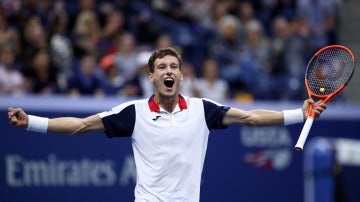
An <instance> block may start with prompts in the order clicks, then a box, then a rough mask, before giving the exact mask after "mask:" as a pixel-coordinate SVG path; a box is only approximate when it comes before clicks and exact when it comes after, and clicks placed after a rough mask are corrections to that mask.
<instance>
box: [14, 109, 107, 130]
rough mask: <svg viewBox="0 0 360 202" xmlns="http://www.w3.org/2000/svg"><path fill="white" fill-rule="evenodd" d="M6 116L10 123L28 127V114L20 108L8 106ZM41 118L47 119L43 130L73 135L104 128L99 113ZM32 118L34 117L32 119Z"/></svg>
mask: <svg viewBox="0 0 360 202" xmlns="http://www.w3.org/2000/svg"><path fill="white" fill-rule="evenodd" d="M8 118H9V122H10V124H11V125H14V126H17V127H22V128H28V127H29V118H30V119H31V118H32V117H30V116H29V115H27V114H26V113H25V112H24V111H23V110H22V109H21V108H16V109H14V108H11V107H10V108H9V109H8ZM40 119H42V121H44V122H45V121H47V122H46V124H47V128H46V129H45V130H46V131H45V132H50V133H58V134H67V135H75V134H82V133H86V132H90V131H99V130H105V129H104V125H103V123H102V121H101V118H100V116H99V115H92V116H89V117H86V118H74V117H61V118H53V119H48V120H46V119H43V118H40ZM33 120H34V119H33Z"/></svg>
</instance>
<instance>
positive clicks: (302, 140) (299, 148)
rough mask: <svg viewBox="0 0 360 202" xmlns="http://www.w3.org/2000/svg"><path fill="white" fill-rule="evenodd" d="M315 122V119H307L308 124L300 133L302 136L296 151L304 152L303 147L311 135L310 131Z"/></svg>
mask: <svg viewBox="0 0 360 202" xmlns="http://www.w3.org/2000/svg"><path fill="white" fill-rule="evenodd" d="M313 122H314V118H313V117H308V118H307V119H306V122H305V124H304V127H303V129H302V131H301V133H300V136H299V139H298V141H297V143H296V145H295V149H296V150H298V151H301V150H303V147H304V144H305V141H306V139H307V136H308V134H309V131H310V128H311V126H312V124H313Z"/></svg>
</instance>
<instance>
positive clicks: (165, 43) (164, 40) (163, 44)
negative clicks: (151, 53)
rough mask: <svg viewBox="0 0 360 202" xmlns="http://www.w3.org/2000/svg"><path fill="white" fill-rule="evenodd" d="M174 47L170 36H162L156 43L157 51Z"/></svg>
mask: <svg viewBox="0 0 360 202" xmlns="http://www.w3.org/2000/svg"><path fill="white" fill-rule="evenodd" d="M172 45H173V41H172V39H171V37H170V35H168V34H160V35H159V36H158V37H157V39H156V41H155V49H159V48H167V47H170V46H172Z"/></svg>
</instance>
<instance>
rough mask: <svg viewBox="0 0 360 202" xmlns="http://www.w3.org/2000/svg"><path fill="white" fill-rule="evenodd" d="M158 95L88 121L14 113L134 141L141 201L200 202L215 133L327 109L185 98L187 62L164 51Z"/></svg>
mask: <svg viewBox="0 0 360 202" xmlns="http://www.w3.org/2000/svg"><path fill="white" fill-rule="evenodd" d="M148 64H149V69H150V73H149V79H150V81H151V82H152V83H153V84H154V87H155V93H154V95H153V96H151V97H150V98H149V99H143V100H134V101H130V102H126V103H123V104H120V105H118V106H116V107H114V108H112V109H111V110H110V111H105V112H102V113H98V114H95V115H91V116H89V117H86V118H83V119H81V118H68V117H62V118H46V117H39V116H34V115H27V114H26V113H25V112H24V111H23V110H22V109H20V108H17V109H14V108H9V109H8V118H9V122H10V124H12V125H15V126H18V127H23V128H26V129H27V130H30V131H37V132H42V133H46V132H48V133H58V134H67V135H76V134H81V133H86V132H89V131H104V132H105V134H106V135H107V136H108V137H124V136H129V137H131V140H132V148H133V152H134V158H135V163H136V169H137V175H138V176H137V182H136V187H135V201H136V202H145V201H151V202H155V201H168V202H174V201H192V202H195V201H199V200H200V181H201V173H202V170H203V164H204V159H205V153H206V149H207V144H208V136H209V132H210V131H211V129H220V128H226V127H227V126H228V125H231V124H245V125H250V126H270V125H281V124H285V125H288V124H295V123H301V122H303V121H304V119H306V118H307V114H308V113H307V110H308V107H309V105H310V104H314V108H313V110H314V113H315V114H316V117H318V116H319V115H320V114H321V113H322V112H323V111H324V110H325V109H326V105H325V104H318V103H314V101H313V100H311V99H308V100H305V101H304V103H303V106H302V107H301V108H299V109H293V110H284V111H271V110H252V111H244V110H241V109H236V108H232V107H228V106H224V105H221V104H218V103H216V102H213V101H211V100H208V99H201V98H189V97H185V96H182V95H180V94H179V85H180V82H181V81H182V80H183V75H182V73H181V65H182V59H181V56H180V55H179V54H178V52H177V51H176V50H175V49H173V48H163V49H158V50H156V51H154V52H153V53H152V55H151V56H150V59H149V62H148Z"/></svg>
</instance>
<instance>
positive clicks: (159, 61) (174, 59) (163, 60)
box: [154, 55, 179, 66]
mask: <svg viewBox="0 0 360 202" xmlns="http://www.w3.org/2000/svg"><path fill="white" fill-rule="evenodd" d="M173 63H175V64H177V65H179V60H178V59H177V57H175V56H172V55H166V56H164V57H162V58H157V59H156V60H155V61H154V64H155V66H157V65H160V64H173Z"/></svg>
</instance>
